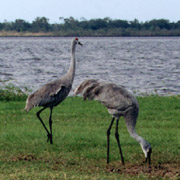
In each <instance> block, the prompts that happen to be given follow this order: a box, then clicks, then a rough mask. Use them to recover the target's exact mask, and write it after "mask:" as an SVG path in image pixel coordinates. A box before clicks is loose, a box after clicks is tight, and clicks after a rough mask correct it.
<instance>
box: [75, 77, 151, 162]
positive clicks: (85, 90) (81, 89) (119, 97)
mask: <svg viewBox="0 0 180 180" xmlns="http://www.w3.org/2000/svg"><path fill="white" fill-rule="evenodd" d="M74 94H75V95H77V94H82V95H83V98H84V99H85V100H86V99H89V100H93V99H94V100H97V101H99V102H101V103H102V104H103V105H104V106H105V107H106V108H107V109H108V112H109V113H110V114H111V115H112V117H113V118H112V121H111V123H110V126H109V128H108V130H107V163H109V141H110V139H109V137H110V131H111V127H112V125H113V123H114V120H115V119H116V131H115V137H116V140H117V143H118V147H119V151H120V155H121V160H122V163H123V164H124V158H123V154H122V150H121V145H120V140H119V133H118V123H119V118H120V117H121V116H123V117H124V119H125V122H126V126H127V129H128V131H129V133H130V135H131V136H132V137H133V138H134V139H135V140H136V141H138V142H139V144H140V145H141V148H142V150H143V152H144V154H145V157H146V161H148V162H149V164H150V161H151V152H152V148H151V145H150V144H149V143H148V142H147V141H146V140H145V139H143V138H142V137H141V136H139V135H138V134H137V133H136V131H135V126H136V120H137V118H138V113H139V104H138V101H137V99H136V98H135V96H134V95H133V94H131V93H130V92H128V91H127V90H126V89H125V88H124V87H122V86H118V85H116V84H114V83H108V82H103V81H98V80H94V79H89V80H85V81H84V82H82V83H81V84H80V85H79V86H78V87H77V88H76V89H75V91H74Z"/></svg>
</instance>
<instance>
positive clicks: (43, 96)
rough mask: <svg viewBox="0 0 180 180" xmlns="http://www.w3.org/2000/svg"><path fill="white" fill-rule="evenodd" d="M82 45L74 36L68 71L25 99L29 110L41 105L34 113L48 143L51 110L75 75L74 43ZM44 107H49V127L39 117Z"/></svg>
mask: <svg viewBox="0 0 180 180" xmlns="http://www.w3.org/2000/svg"><path fill="white" fill-rule="evenodd" d="M77 44H79V45H82V44H81V42H80V41H79V40H78V38H74V39H73V41H72V47H71V63H70V66H69V70H68V72H67V73H66V74H65V75H64V76H63V77H61V78H59V79H57V80H55V81H53V82H49V83H47V84H45V85H44V86H42V87H41V88H40V89H39V90H37V91H36V92H34V93H33V94H31V95H29V97H28V98H27V100H26V106H25V110H26V111H30V110H31V109H32V108H33V107H36V106H41V107H43V108H42V109H41V110H40V111H38V112H37V113H36V115H37V117H38V119H39V120H40V122H41V123H42V125H43V127H44V129H45V130H46V132H47V136H48V138H47V142H48V141H49V140H50V143H51V144H53V140H52V110H53V107H55V106H57V105H58V104H59V103H61V102H62V101H63V100H64V99H65V98H66V97H67V95H68V94H69V92H70V90H71V88H72V83H73V80H74V75H75V48H76V45H77ZM46 108H50V116H49V129H50V131H49V130H48V129H47V127H46V126H45V124H44V122H43V120H42V119H41V117H40V114H41V112H42V111H44V110H45V109H46Z"/></svg>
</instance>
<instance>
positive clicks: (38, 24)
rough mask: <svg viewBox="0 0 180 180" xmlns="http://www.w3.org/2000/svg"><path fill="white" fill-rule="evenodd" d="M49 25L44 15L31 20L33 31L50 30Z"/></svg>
mask: <svg viewBox="0 0 180 180" xmlns="http://www.w3.org/2000/svg"><path fill="white" fill-rule="evenodd" d="M50 29H51V26H50V24H49V19H47V18H45V17H37V18H36V19H35V20H34V21H33V22H32V31H33V32H41V31H42V32H48V31H50Z"/></svg>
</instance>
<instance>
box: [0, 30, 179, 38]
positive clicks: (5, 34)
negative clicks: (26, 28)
mask: <svg viewBox="0 0 180 180" xmlns="http://www.w3.org/2000/svg"><path fill="white" fill-rule="evenodd" d="M75 36H78V37H180V35H179V34H171V33H168V34H154V33H150V32H149V33H147V34H146V33H145V34H143V35H142V34H141V33H139V34H137V33H135V34H134V33H132V34H129V35H122V34H112V35H111V34H109V33H108V34H107V35H106V34H105V33H102V34H100V33H92V34H88V33H87V34H86V33H85V32H83V33H82V34H81V33H79V32H78V33H76V32H74V33H73V34H72V33H69V34H68V33H67V34H64V33H59V32H35V33H32V32H16V31H0V37H75Z"/></svg>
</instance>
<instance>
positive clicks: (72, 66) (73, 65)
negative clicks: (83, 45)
mask: <svg viewBox="0 0 180 180" xmlns="http://www.w3.org/2000/svg"><path fill="white" fill-rule="evenodd" d="M75 49H76V44H75V43H72V49H71V62H70V66H69V70H68V72H67V75H68V77H69V80H70V81H71V83H72V82H73V80H74V75H75V69H76V62H75Z"/></svg>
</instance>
